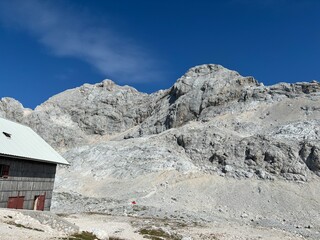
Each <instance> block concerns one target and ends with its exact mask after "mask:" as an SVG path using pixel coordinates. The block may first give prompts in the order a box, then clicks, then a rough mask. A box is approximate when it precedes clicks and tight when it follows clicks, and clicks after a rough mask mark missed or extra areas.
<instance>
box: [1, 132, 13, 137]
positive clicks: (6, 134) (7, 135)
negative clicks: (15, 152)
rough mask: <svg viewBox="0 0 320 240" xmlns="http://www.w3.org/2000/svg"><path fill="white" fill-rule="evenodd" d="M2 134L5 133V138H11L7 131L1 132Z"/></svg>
mask: <svg viewBox="0 0 320 240" xmlns="http://www.w3.org/2000/svg"><path fill="white" fill-rule="evenodd" d="M2 133H3V135H5V136H6V137H7V138H11V134H10V133H7V132H2Z"/></svg>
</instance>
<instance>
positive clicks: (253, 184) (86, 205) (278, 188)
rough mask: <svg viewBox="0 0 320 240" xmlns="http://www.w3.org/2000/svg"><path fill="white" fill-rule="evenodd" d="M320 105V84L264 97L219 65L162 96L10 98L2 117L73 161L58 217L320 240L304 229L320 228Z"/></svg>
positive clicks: (274, 90)
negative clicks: (31, 103)
mask: <svg viewBox="0 0 320 240" xmlns="http://www.w3.org/2000/svg"><path fill="white" fill-rule="evenodd" d="M319 101H320V84H319V83H318V82H311V83H295V84H287V83H280V84H276V85H274V86H264V85H263V84H260V83H258V82H257V81H256V80H255V79H254V78H252V77H242V76H241V75H240V74H239V73H237V72H235V71H231V70H228V69H226V68H224V67H222V66H220V65H214V64H210V65H201V66H197V67H194V68H191V69H190V70H189V71H188V72H187V73H186V74H185V75H183V76H182V77H181V78H179V79H178V81H177V82H176V83H175V84H174V85H173V86H172V87H171V88H170V89H168V90H161V91H159V92H156V93H154V94H144V93H139V92H138V91H136V90H135V89H133V88H131V87H128V86H123V87H121V86H117V85H115V84H114V83H113V82H112V81H110V80H106V81H103V82H102V83H98V84H95V85H89V84H85V85H83V86H81V87H79V88H75V89H71V90H68V91H65V92H63V93H61V94H58V95H56V96H54V97H52V98H50V99H49V100H48V101H46V102H45V103H43V104H41V105H40V106H39V107H37V108H36V109H35V110H34V111H32V110H29V109H24V108H23V107H22V105H21V104H20V103H18V102H17V101H15V100H13V99H8V98H5V99H2V100H1V102H0V114H1V116H4V117H7V118H10V119H13V120H16V121H18V122H22V123H24V124H27V125H29V126H31V127H32V128H34V129H35V130H36V131H37V132H38V133H39V134H40V135H41V136H42V137H43V138H44V139H45V140H47V141H48V142H49V143H51V144H52V145H53V146H55V147H56V149H58V150H59V151H60V152H61V153H62V154H63V155H64V157H65V158H66V159H67V160H68V161H70V163H71V165H70V167H61V168H59V170H58V172H57V182H56V190H55V191H56V195H55V202H54V204H53V208H54V210H55V211H58V212H68V211H69V212H70V211H71V212H72V211H102V212H107V213H112V214H127V213H130V214H138V215H141V216H142V215H147V216H160V217H183V218H185V219H189V220H190V221H193V220H195V221H198V220H201V219H202V220H208V221H213V220H217V219H220V220H221V219H228V220H232V221H240V220H241V221H244V222H246V221H247V222H248V223H250V222H251V223H255V224H258V225H259V224H260V225H261V226H268V227H278V228H282V229H284V230H288V231H298V232H300V233H301V234H303V235H304V236H307V235H308V234H309V235H310V236H311V237H314V238H315V239H317V238H319V235H317V234H318V233H317V232H316V230H314V231H311V230H310V231H311V232H308V231H309V228H303V227H299V228H298V230H296V227H297V226H302V225H303V226H309V225H312V226H315V229H317V228H318V227H320V221H319V220H318V219H320V216H319V214H318V212H317V211H316V209H317V208H319V206H320V204H319V202H318V199H319V197H320V192H319V191H318V187H317V186H319V177H318V175H319V174H320V144H319V138H320V131H319V130H320V129H319V123H320V108H319ZM133 200H135V201H137V202H138V203H139V206H141V207H140V208H139V207H138V210H135V209H134V208H132V206H131V205H128V203H130V202H131V201H133ZM284 219H285V221H284ZM186 221H187V220H186Z"/></svg>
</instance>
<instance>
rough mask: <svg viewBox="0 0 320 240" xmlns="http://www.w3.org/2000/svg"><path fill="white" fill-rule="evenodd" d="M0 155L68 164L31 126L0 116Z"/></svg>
mask: <svg viewBox="0 0 320 240" xmlns="http://www.w3.org/2000/svg"><path fill="white" fill-rule="evenodd" d="M0 155H5V156H9V157H10V156H11V157H17V158H23V159H25V160H32V161H41V162H49V163H56V164H69V163H68V162H67V161H66V160H65V159H64V158H63V157H61V156H60V154H59V153H57V152H56V151H55V150H54V149H53V148H52V147H51V146H50V145H49V144H48V143H46V142H45V141H44V140H43V139H42V138H41V137H40V136H39V135H38V134H36V133H35V132H34V131H33V130H32V129H31V128H29V127H27V126H24V125H22V124H19V123H15V122H12V121H9V120H6V119H3V118H0Z"/></svg>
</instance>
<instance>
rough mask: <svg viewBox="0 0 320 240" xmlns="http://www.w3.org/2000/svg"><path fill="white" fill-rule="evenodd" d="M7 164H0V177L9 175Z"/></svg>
mask: <svg viewBox="0 0 320 240" xmlns="http://www.w3.org/2000/svg"><path fill="white" fill-rule="evenodd" d="M9 168H10V166H9V165H4V164H0V177H2V178H8V176H9Z"/></svg>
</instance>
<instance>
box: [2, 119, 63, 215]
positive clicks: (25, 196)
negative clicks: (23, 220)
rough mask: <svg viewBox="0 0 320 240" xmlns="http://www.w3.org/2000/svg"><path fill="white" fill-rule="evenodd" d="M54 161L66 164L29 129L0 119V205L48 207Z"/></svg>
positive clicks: (23, 207)
mask: <svg viewBox="0 0 320 240" xmlns="http://www.w3.org/2000/svg"><path fill="white" fill-rule="evenodd" d="M57 164H68V162H67V161H66V160H65V159H64V158H63V157H61V156H60V155H59V154H58V153H57V152H56V151H55V150H54V149H53V148H52V147H51V146H50V145H49V144H47V143H46V142H45V141H44V140H43V139H42V138H41V137H40V136H39V135H38V134H36V133H35V132H34V131H33V130H32V129H31V128H29V127H27V126H24V125H21V124H18V123H15V122H12V121H9V120H6V119H3V118H0V207H1V208H16V209H30V210H32V209H33V210H50V206H51V198H52V191H53V186H54V179H55V173H56V167H57Z"/></svg>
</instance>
